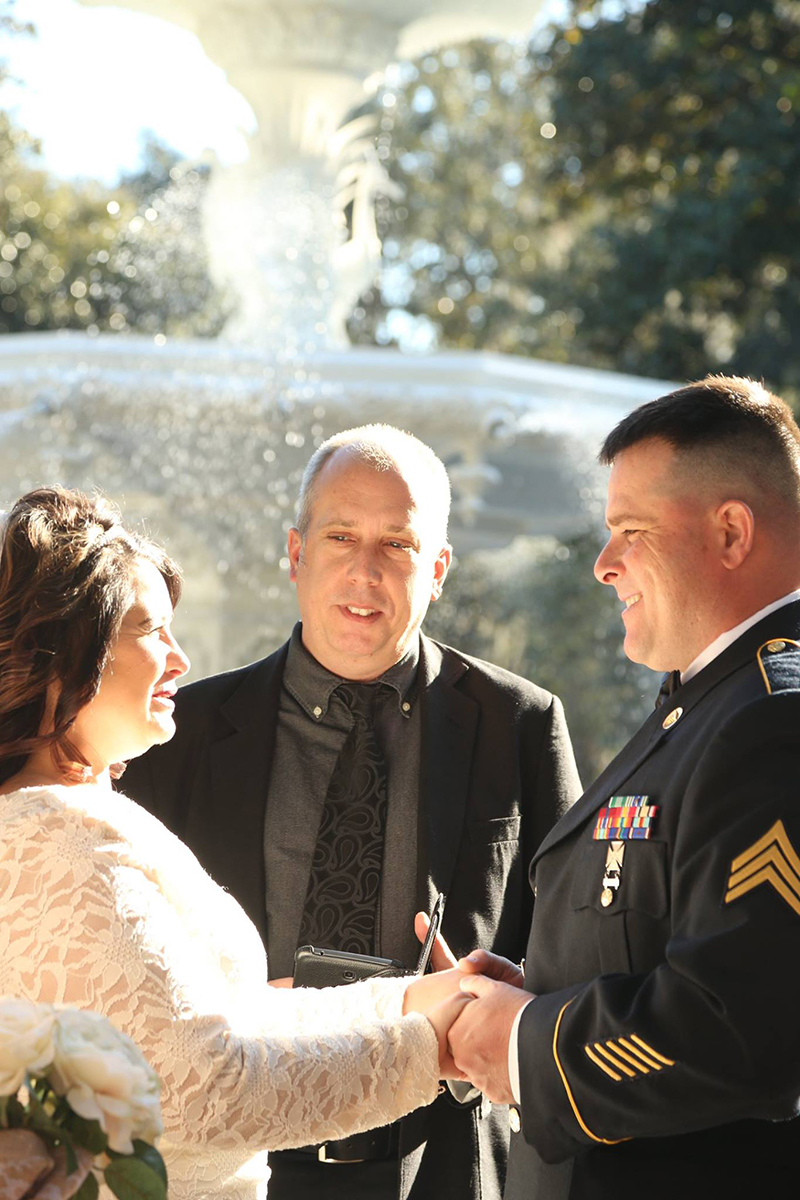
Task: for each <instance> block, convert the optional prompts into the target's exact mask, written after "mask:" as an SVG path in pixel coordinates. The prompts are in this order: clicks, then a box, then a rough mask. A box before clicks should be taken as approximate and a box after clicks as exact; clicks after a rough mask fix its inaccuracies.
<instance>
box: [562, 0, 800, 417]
mask: <svg viewBox="0 0 800 1200" xmlns="http://www.w3.org/2000/svg"><path fill="white" fill-rule="evenodd" d="M721 10H723V11H721ZM554 49H555V51H556V53H552V54H551V55H550V65H549V67H546V68H545V74H546V77H547V81H548V86H549V87H550V88H551V97H552V122H553V124H554V126H555V127H556V130H557V133H556V136H555V137H554V139H553V160H552V165H551V167H550V170H549V171H548V175H547V185H548V189H549V190H550V191H551V193H552V194H553V195H554V197H555V198H556V199H557V200H558V202H559V203H560V204H561V205H562V207H563V212H564V213H565V214H566V215H567V216H568V217H569V216H571V215H572V214H577V215H580V216H581V217H583V218H584V219H585V220H586V225H585V226H584V229H583V232H582V234H581V235H580V236H579V237H578V238H576V240H575V242H574V243H573V245H572V247H571V249H570V252H569V254H568V255H567V258H566V261H565V264H564V269H563V270H561V271H560V272H558V273H555V272H552V271H551V272H549V273H548V278H547V279H546V280H545V281H544V282H543V294H544V295H545V297H546V299H547V301H548V304H549V305H550V306H551V307H552V306H553V305H557V306H560V307H562V308H564V307H569V306H576V305H580V306H581V308H582V312H583V318H582V321H581V323H580V332H579V335H578V336H576V339H575V343H574V346H575V350H576V352H577V353H576V354H575V356H574V361H581V362H591V363H592V364H596V365H602V366H615V367H617V368H622V369H623V370H628V371H632V372H637V373H640V374H646V375H660V376H662V377H667V378H677V379H680V378H687V377H697V376H699V375H702V374H703V373H704V372H705V371H706V370H707V369H708V368H709V367H711V368H712V369H713V368H716V369H719V368H724V369H725V370H726V371H729V372H733V373H741V374H748V375H755V376H765V377H766V378H767V379H768V380H769V381H771V382H772V383H773V384H775V385H777V386H778V387H779V388H780V389H782V390H791V391H793V392H794V393H795V394H797V392H798V388H800V363H798V361H797V357H796V355H795V354H794V352H793V346H794V343H795V341H796V339H797V336H798V333H800V208H799V207H798V204H797V195H798V190H800V145H798V124H797V107H798V104H800V6H799V5H797V4H792V3H786V2H784V0H725V3H724V4H722V5H717V4H714V5H712V4H708V3H697V2H696V0H650V3H648V4H646V5H644V7H642V6H641V5H639V4H637V5H632V4H631V5H629V11H627V12H626V13H625V14H624V15H623V16H621V17H619V18H617V19H613V20H612V19H609V18H604V17H603V16H602V6H601V5H599V4H597V3H586V2H585V0H576V2H575V3H574V4H573V18H572V22H571V24H570V26H569V27H568V28H567V29H566V30H565V31H564V32H563V34H562V36H561V38H560V39H559V40H557V41H556V43H555V46H554Z"/></svg>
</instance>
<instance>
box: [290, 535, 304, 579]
mask: <svg viewBox="0 0 800 1200" xmlns="http://www.w3.org/2000/svg"><path fill="white" fill-rule="evenodd" d="M286 550H287V553H288V555H289V579H290V580H291V581H292V583H297V567H298V565H299V563H300V559H301V558H302V555H303V535H302V534H301V533H300V530H299V529H295V527H294V525H293V526H292V528H291V529H290V530H289V536H288V538H287V539H286Z"/></svg>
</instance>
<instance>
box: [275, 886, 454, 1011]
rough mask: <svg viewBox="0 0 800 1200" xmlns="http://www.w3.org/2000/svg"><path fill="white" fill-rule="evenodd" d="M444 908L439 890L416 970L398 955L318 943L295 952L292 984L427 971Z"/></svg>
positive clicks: (314, 984) (323, 984) (335, 982)
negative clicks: (381, 955) (357, 951)
mask: <svg viewBox="0 0 800 1200" xmlns="http://www.w3.org/2000/svg"><path fill="white" fill-rule="evenodd" d="M443 912H444V896H443V895H442V894H441V893H440V894H439V895H438V896H437V897H436V902H435V904H434V906H433V911H432V912H431V923H430V928H429V929H428V935H427V937H426V938H425V944H424V946H423V947H422V950H421V951H420V956H419V962H418V963H417V968H416V970H415V971H409V970H407V968H406V965H405V963H401V962H399V961H398V960H397V959H396V958H378V957H377V955H374V954H355V953H352V954H348V953H347V951H344V950H327V949H323V948H321V947H319V946H299V947H298V949H297V950H296V951H295V956H294V981H293V983H292V987H316V988H324V987H337V986H338V985H339V984H342V983H355V982H356V981H357V980H359V979H375V978H376V977H378V976H380V975H424V974H425V971H426V970H427V969H428V963H429V961H430V957H431V952H432V950H433V943H434V939H435V937H436V934H437V932H438V930H439V926H440V925H441V923H442V913H443Z"/></svg>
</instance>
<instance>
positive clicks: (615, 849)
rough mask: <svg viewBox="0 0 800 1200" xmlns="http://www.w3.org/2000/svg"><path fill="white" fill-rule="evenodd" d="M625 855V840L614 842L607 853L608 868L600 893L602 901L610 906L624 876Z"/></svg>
mask: <svg viewBox="0 0 800 1200" xmlns="http://www.w3.org/2000/svg"><path fill="white" fill-rule="evenodd" d="M624 855H625V843H624V842H612V843H611V845H610V846H609V847H608V851H607V853H606V870H605V875H604V876H603V890H602V892H601V893H600V903H601V904H602V906H603V908H608V906H609V904H611V903H612V901H613V899H614V895H615V893H616V890H617V888H618V887H619V885H620V879H621V877H622V859H623V857H624Z"/></svg>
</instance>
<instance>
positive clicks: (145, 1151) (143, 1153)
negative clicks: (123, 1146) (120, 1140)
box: [133, 1138, 167, 1187]
mask: <svg viewBox="0 0 800 1200" xmlns="http://www.w3.org/2000/svg"><path fill="white" fill-rule="evenodd" d="M133 1153H134V1155H135V1157H136V1158H138V1159H140V1161H141V1162H144V1163H147V1165H148V1167H150V1169H151V1171H155V1173H156V1175H158V1176H159V1178H160V1179H162V1180H163V1181H164V1187H166V1186H167V1168H166V1167H165V1166H164V1160H163V1158H162V1157H161V1155H160V1154H159V1153H158V1151H157V1150H156V1148H155V1146H151V1145H150V1143H149V1142H142V1141H140V1140H139V1139H138V1138H134V1142H133Z"/></svg>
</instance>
